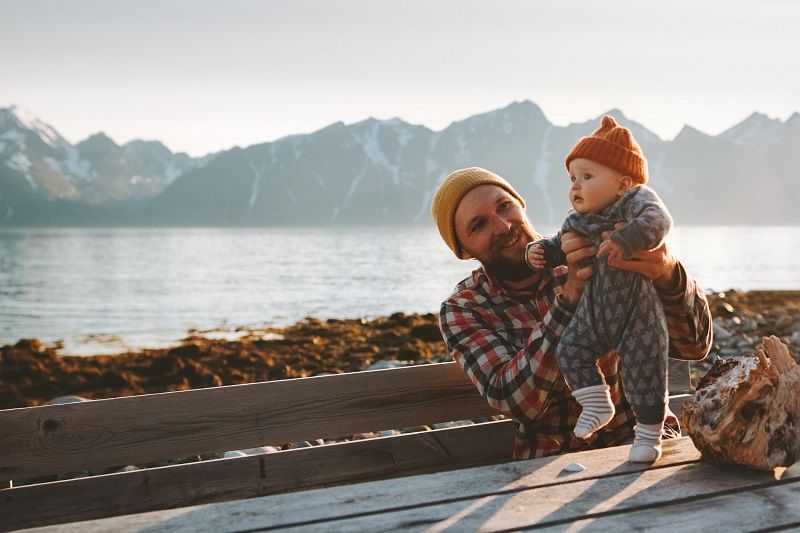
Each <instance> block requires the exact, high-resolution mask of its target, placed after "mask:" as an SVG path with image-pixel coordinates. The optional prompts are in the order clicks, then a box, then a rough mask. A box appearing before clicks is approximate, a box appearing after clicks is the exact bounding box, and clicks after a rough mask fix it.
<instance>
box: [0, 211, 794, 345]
mask: <svg viewBox="0 0 800 533" xmlns="http://www.w3.org/2000/svg"><path fill="white" fill-rule="evenodd" d="M799 229H800V228H794V227H782V228H764V227H762V228H751V227H700V228H688V227H680V228H676V229H674V230H673V232H672V234H671V235H670V239H669V242H670V245H671V247H672V249H673V251H674V253H675V255H676V256H677V257H679V258H680V259H681V260H682V261H683V262H684V264H685V265H686V268H687V270H688V271H689V272H690V273H691V274H692V275H693V276H695V277H696V278H697V279H698V280H699V281H700V282H701V284H702V285H703V287H705V288H706V289H714V290H725V289H729V288H737V289H743V290H747V289H800V274H799V273H798V272H800V254H797V253H796V250H798V248H800V231H798V230H799ZM544 230H545V231H547V230H548V228H544ZM549 230H552V228H549ZM476 266H477V264H476V263H474V262H472V261H468V262H464V261H459V260H457V259H456V258H455V257H454V256H453V255H452V253H451V252H450V251H449V250H448V249H447V248H446V247H445V246H444V245H443V243H442V242H441V239H440V237H439V235H438V233H437V232H436V230H435V229H432V228H372V229H365V228H318V229H313V228H302V229H300V228H295V229H274V228H272V229H151V228H148V229H130V228H125V229H6V230H0V291H1V294H2V308H1V309H0V341H2V342H4V343H8V342H14V341H16V340H17V339H19V338H29V337H36V338H39V339H42V340H44V341H48V342H52V341H56V340H59V339H62V340H64V341H65V344H66V348H67V349H66V350H65V352H80V353H93V352H103V353H109V352H113V351H122V350H124V349H125V348H126V347H141V346H159V345H164V344H166V343H171V342H173V341H174V340H175V339H180V338H182V337H184V336H185V335H186V331H187V329H188V328H199V329H208V328H214V327H218V326H227V327H230V328H231V329H233V328H235V327H236V326H242V325H244V326H260V325H268V326H270V325H272V326H281V325H288V324H291V323H293V322H296V321H297V320H301V319H303V318H304V317H306V316H317V317H320V318H323V319H325V318H332V317H336V318H356V317H368V318H371V317H376V316H380V315H387V314H391V313H393V312H395V311H404V312H419V313H434V312H437V311H438V309H439V303H440V302H441V300H442V299H443V298H444V297H446V296H447V295H448V294H449V292H450V291H451V290H452V288H453V287H454V286H455V284H456V282H458V281H459V280H460V279H462V278H463V277H464V276H466V275H467V274H468V273H469V272H470V271H471V270H472V269H473V268H475V267H476Z"/></svg>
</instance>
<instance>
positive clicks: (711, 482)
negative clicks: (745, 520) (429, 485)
mask: <svg viewBox="0 0 800 533" xmlns="http://www.w3.org/2000/svg"><path fill="white" fill-rule="evenodd" d="M770 483H772V484H774V483H777V482H775V481H774V479H772V478H771V477H770V476H769V475H767V474H766V473H764V472H757V471H754V470H753V471H747V472H740V471H734V472H731V471H730V470H727V471H726V470H725V469H721V468H719V467H717V468H715V467H713V466H712V465H709V464H706V463H696V464H690V465H681V466H672V467H666V468H659V469H655V470H648V471H645V472H639V473H630V474H623V475H613V476H607V477H602V478H599V479H593V480H584V481H577V482H574V483H561V484H558V485H554V486H550V487H541V488H536V489H525V490H521V491H514V492H505V493H500V494H497V493H490V492H487V493H486V494H485V495H484V496H482V497H477V498H470V499H467V500H460V501H455V502H444V503H439V504H434V505H430V504H426V505H422V506H417V507H410V508H405V509H399V510H397V511H391V512H382V513H380V514H370V515H366V516H358V517H354V518H350V519H342V520H325V521H323V522H317V523H299V524H298V525H297V526H295V527H287V526H286V525H283V524H279V525H277V526H278V527H276V528H275V529H277V530H280V531H315V530H325V531H330V532H333V531H367V530H369V529H370V527H371V525H373V524H376V523H377V524H380V528H381V529H382V530H385V531H426V532H431V533H433V532H439V531H518V530H521V529H528V528H534V527H536V528H538V527H545V526H550V525H561V526H562V527H565V526H564V524H569V523H572V522H575V521H577V520H580V519H581V518H583V517H585V516H587V515H595V514H599V513H609V512H613V513H617V514H621V513H624V512H631V511H635V510H637V509H640V508H642V507H650V506H661V505H663V504H664V503H667V502H670V501H674V500H685V499H692V500H694V501H695V505H700V502H701V501H703V500H706V499H708V498H713V497H714V496H715V495H717V494H719V493H727V492H739V493H745V494H746V493H747V492H749V491H750V490H752V489H753V488H757V487H762V486H764V485H765V484H770ZM798 486H800V485H798ZM407 490H414V488H413V487H410V486H409V487H407ZM265 503H266V502H265ZM307 503H308V502H307ZM358 508H359V506H358V504H355V505H351V506H350V509H351V511H357V510H358ZM251 512H258V513H259V514H261V513H265V512H266V509H265V508H264V507H262V508H261V510H259V511H255V510H253V511H251ZM753 512H754V513H756V512H757V511H753ZM200 514H205V513H203V512H201V513H200ZM262 516H263V515H262ZM187 518H189V515H184V516H183V517H181V520H186V519H187ZM179 523H180V521H178V522H167V523H160V524H159V527H164V526H167V527H173V526H174V525H176V524H179ZM253 523H254V524H257V526H256V527H260V528H262V529H261V530H262V531H264V530H267V531H268V530H270V529H272V526H271V525H268V524H269V523H268V522H266V521H265V522H262V523H258V522H257V521H255V520H254V521H253ZM704 525H706V526H707V525H710V524H708V523H707V522H705V523H704ZM612 530H613V529H612Z"/></svg>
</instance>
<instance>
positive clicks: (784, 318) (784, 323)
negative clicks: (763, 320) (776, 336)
mask: <svg viewBox="0 0 800 533" xmlns="http://www.w3.org/2000/svg"><path fill="white" fill-rule="evenodd" d="M794 320H795V318H794V317H793V316H790V315H789V314H788V313H784V314H782V315H781V316H780V317H779V318H778V320H776V321H775V329H777V330H778V331H783V330H784V329H787V328H788V327H789V326H791V325H792V324H794Z"/></svg>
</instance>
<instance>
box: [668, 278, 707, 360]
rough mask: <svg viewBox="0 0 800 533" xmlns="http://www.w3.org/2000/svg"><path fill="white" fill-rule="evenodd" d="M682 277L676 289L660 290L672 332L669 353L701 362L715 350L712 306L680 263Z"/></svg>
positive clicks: (669, 331) (677, 357)
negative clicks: (712, 347)
mask: <svg viewBox="0 0 800 533" xmlns="http://www.w3.org/2000/svg"><path fill="white" fill-rule="evenodd" d="M678 269H679V278H678V281H677V286H676V287H673V288H672V290H668V291H658V294H659V296H660V298H661V302H662V303H663V304H664V314H665V315H666V317H667V332H668V334H669V356H670V357H673V358H675V359H683V360H686V361H699V360H700V359H702V358H704V357H705V356H706V355H707V354H708V352H709V350H710V349H711V343H712V327H711V309H710V307H709V305H708V300H707V299H706V295H705V293H703V290H702V289H701V288H700V286H699V285H698V284H697V282H696V281H695V280H694V279H692V278H690V277H689V276H688V275H687V274H686V271H685V270H684V268H683V265H681V264H680V263H678Z"/></svg>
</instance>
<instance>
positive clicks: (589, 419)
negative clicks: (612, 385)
mask: <svg viewBox="0 0 800 533" xmlns="http://www.w3.org/2000/svg"><path fill="white" fill-rule="evenodd" d="M609 390H610V389H609V387H608V385H592V386H591V387H584V388H582V389H577V390H574V391H572V396H574V397H575V400H577V402H578V403H579V404H581V407H583V411H581V416H580V417H579V418H578V422H577V423H576V424H575V436H576V437H578V438H579V439H586V438H589V437H590V436H591V435H592V433H594V432H595V431H597V430H598V429H600V428H601V427H603V426H605V425H606V424H608V423H609V421H610V420H611V419H612V418H613V417H614V404H613V403H611V394H610V393H609Z"/></svg>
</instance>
